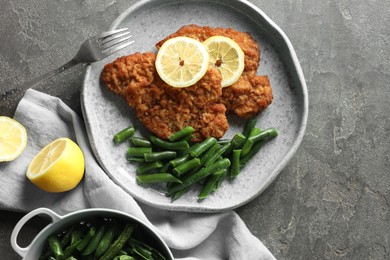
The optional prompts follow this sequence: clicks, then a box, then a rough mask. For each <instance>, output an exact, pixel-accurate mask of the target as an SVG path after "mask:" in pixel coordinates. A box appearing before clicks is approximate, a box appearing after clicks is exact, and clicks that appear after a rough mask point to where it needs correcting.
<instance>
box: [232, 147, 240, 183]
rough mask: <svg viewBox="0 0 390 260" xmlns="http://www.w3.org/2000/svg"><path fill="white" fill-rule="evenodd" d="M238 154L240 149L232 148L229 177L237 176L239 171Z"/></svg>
mask: <svg viewBox="0 0 390 260" xmlns="http://www.w3.org/2000/svg"><path fill="white" fill-rule="evenodd" d="M240 156H241V150H233V156H232V167H231V170H230V176H231V177H237V176H238V174H239V173H240Z"/></svg>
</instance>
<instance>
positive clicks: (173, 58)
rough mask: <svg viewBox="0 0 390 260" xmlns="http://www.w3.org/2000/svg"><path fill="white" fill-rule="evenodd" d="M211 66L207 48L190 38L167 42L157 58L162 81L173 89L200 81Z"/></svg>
mask: <svg viewBox="0 0 390 260" xmlns="http://www.w3.org/2000/svg"><path fill="white" fill-rule="evenodd" d="M208 66H209V54H208V52H207V50H206V48H205V46H204V45H203V44H202V43H201V42H199V41H197V40H195V39H192V38H189V37H175V38H171V39H169V40H167V41H166V42H165V43H164V44H163V45H162V46H161V48H160V49H159V51H158V53H157V57H156V70H157V73H158V75H159V76H160V77H161V79H162V80H163V81H164V82H165V83H167V84H168V85H170V86H172V87H177V88H184V87H189V86H191V85H194V84H195V83H196V82H197V81H198V80H200V79H201V78H202V77H203V76H204V75H205V74H206V71H207V68H208Z"/></svg>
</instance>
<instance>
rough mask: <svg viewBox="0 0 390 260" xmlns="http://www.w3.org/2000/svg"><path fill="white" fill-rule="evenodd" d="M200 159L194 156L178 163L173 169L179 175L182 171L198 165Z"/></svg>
mask: <svg viewBox="0 0 390 260" xmlns="http://www.w3.org/2000/svg"><path fill="white" fill-rule="evenodd" d="M200 165H201V163H200V160H199V158H194V159H192V160H189V161H187V162H185V163H182V164H180V165H179V166H177V167H175V168H174V169H173V170H174V171H175V172H176V173H177V174H178V175H179V176H180V175H182V174H183V173H186V172H188V171H190V170H191V169H193V168H195V167H198V166H200Z"/></svg>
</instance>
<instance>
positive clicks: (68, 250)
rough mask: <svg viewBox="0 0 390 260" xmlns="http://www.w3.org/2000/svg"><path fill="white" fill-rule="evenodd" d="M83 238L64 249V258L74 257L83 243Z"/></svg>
mask: <svg viewBox="0 0 390 260" xmlns="http://www.w3.org/2000/svg"><path fill="white" fill-rule="evenodd" d="M81 241H82V240H81V238H80V239H79V240H78V241H76V242H75V243H73V244H71V245H70V246H68V247H67V248H65V249H64V257H65V258H66V257H70V256H72V254H73V252H74V251H75V250H76V248H77V246H78V245H79V244H80V243H81Z"/></svg>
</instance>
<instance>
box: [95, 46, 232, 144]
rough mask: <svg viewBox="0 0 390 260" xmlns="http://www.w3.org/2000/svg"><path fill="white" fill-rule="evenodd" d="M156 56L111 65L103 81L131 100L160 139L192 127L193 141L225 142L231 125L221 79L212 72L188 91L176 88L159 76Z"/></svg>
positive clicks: (140, 56)
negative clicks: (221, 100)
mask: <svg viewBox="0 0 390 260" xmlns="http://www.w3.org/2000/svg"><path fill="white" fill-rule="evenodd" d="M155 59H156V54H154V53H142V54H141V53H135V54H132V55H129V56H124V57H121V58H118V59H116V60H115V61H114V62H112V63H110V64H107V65H106V66H105V67H104V69H103V72H102V75H101V79H102V81H103V82H104V83H105V85H106V86H107V87H108V89H110V90H111V91H112V92H114V93H116V94H118V95H121V96H122V97H124V98H125V99H126V100H127V103H128V104H129V106H131V107H132V108H133V109H134V110H135V112H136V114H137V117H138V118H139V120H140V121H141V122H142V124H143V125H144V126H145V127H147V128H148V129H149V130H150V131H151V132H153V133H154V134H155V135H157V136H158V137H160V138H164V139H167V138H168V137H169V136H170V135H171V134H173V133H174V132H176V131H178V130H180V129H182V128H184V127H186V126H192V127H193V128H194V129H195V132H194V138H193V141H201V140H203V139H205V138H207V137H210V136H213V137H216V138H221V137H222V136H223V135H224V134H225V132H226V131H227V129H228V127H229V125H228V122H227V119H226V107H225V106H224V105H223V104H222V103H220V99H221V95H222V88H221V76H220V74H219V73H218V71H217V70H215V69H213V68H211V67H210V68H209V69H208V71H207V73H206V74H205V76H204V77H203V78H202V79H201V80H199V81H198V82H197V83H196V84H195V85H193V86H190V87H187V88H173V87H171V86H169V85H167V84H166V83H165V82H163V81H162V80H161V78H160V77H159V76H158V74H157V72H156V69H155V65H154V63H155Z"/></svg>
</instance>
